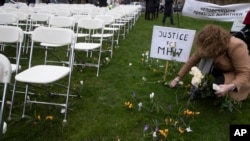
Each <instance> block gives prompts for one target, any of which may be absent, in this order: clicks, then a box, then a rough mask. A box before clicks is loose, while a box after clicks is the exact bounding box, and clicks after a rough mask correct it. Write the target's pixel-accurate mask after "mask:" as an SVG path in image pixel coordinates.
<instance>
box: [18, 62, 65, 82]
mask: <svg viewBox="0 0 250 141" xmlns="http://www.w3.org/2000/svg"><path fill="white" fill-rule="evenodd" d="M69 72H70V69H69V67H67V66H66V67H64V66H52V65H37V66H34V67H31V68H29V69H27V70H25V71H23V72H21V73H19V74H17V75H16V76H15V79H16V80H17V81H20V82H25V83H39V84H47V83H51V82H54V81H57V80H59V79H61V78H63V77H64V76H66V75H68V74H69Z"/></svg>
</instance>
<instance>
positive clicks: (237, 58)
mask: <svg viewBox="0 0 250 141" xmlns="http://www.w3.org/2000/svg"><path fill="white" fill-rule="evenodd" d="M195 46H196V50H195V52H194V53H193V54H192V56H191V57H190V59H189V60H188V61H187V62H186V63H185V64H184V66H182V68H181V69H180V71H179V72H178V75H177V76H176V77H175V78H174V79H173V80H172V81H171V82H170V84H169V86H170V87H172V88H173V87H175V86H176V85H177V83H178V81H180V80H181V79H182V78H183V77H184V76H185V75H186V74H187V73H188V72H189V71H190V69H191V68H192V67H193V66H195V65H197V64H198V63H199V62H200V61H201V59H212V60H213V65H212V66H213V71H212V72H211V73H212V75H214V77H215V83H217V84H218V85H219V88H220V89H219V90H217V91H215V95H216V96H218V97H222V96H225V95H226V94H230V96H231V97H232V98H234V99H235V100H238V101H241V100H244V99H246V98H247V97H248V94H249V93H250V56H249V54H248V49H247V45H246V44H245V42H244V41H242V40H241V39H238V38H236V37H234V36H232V35H231V34H230V32H228V31H226V30H225V29H223V28H221V27H219V26H216V25H206V26H205V27H204V28H203V29H202V30H201V31H200V32H199V33H198V35H197V37H196V42H195Z"/></svg>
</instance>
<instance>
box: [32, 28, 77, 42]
mask: <svg viewBox="0 0 250 141" xmlns="http://www.w3.org/2000/svg"><path fill="white" fill-rule="evenodd" d="M65 31H66V32H65ZM60 33H61V34H60ZM58 35H60V37H58ZM73 39H74V32H73V31H72V30H70V29H63V28H53V29H51V28H49V27H38V28H36V29H35V30H34V31H33V34H32V40H33V41H35V42H42V43H47V44H60V45H68V44H70V43H72V40H73Z"/></svg>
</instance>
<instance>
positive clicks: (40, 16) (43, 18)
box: [30, 13, 51, 22]
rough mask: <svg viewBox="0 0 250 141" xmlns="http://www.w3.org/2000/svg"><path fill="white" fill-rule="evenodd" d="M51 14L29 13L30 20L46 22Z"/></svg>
mask: <svg viewBox="0 0 250 141" xmlns="http://www.w3.org/2000/svg"><path fill="white" fill-rule="evenodd" d="M50 17H51V14H48V13H32V14H31V15H30V20H31V21H35V22H48V21H49V19H50Z"/></svg>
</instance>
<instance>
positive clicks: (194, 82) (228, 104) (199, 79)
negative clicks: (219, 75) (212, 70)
mask: <svg viewBox="0 0 250 141" xmlns="http://www.w3.org/2000/svg"><path fill="white" fill-rule="evenodd" d="M189 74H191V75H192V76H193V77H192V79H191V87H190V89H189V94H190V99H197V98H206V97H213V98H215V105H220V108H221V110H223V109H224V108H227V109H228V110H229V111H231V112H232V111H233V110H234V109H235V110H239V108H240V107H241V102H239V101H235V100H234V99H233V98H231V97H230V96H229V95H228V94H226V96H225V97H219V98H218V97H216V96H215V94H214V92H215V91H216V90H217V89H218V88H219V87H218V85H216V84H214V83H213V82H214V77H213V76H212V75H211V74H207V75H203V74H202V73H201V71H200V70H199V69H198V68H197V67H192V69H191V71H190V72H189Z"/></svg>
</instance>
